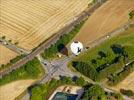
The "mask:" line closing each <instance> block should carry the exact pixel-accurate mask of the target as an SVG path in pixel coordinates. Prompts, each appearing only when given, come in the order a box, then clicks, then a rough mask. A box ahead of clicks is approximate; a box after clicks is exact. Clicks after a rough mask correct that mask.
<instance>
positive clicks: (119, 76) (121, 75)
mask: <svg viewBox="0 0 134 100" xmlns="http://www.w3.org/2000/svg"><path fill="white" fill-rule="evenodd" d="M133 71H134V63H132V64H129V65H127V66H126V67H124V68H123V70H121V71H120V72H118V73H116V74H112V75H111V76H110V77H109V82H108V83H109V84H110V85H116V84H118V83H119V82H120V81H122V80H124V79H125V78H126V77H127V76H128V75H129V74H130V73H131V72H133Z"/></svg>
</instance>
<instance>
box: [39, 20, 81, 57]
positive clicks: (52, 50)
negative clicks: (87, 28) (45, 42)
mask: <svg viewBox="0 0 134 100" xmlns="http://www.w3.org/2000/svg"><path fill="white" fill-rule="evenodd" d="M83 23H84V22H81V23H80V24H79V25H76V26H75V28H74V29H73V30H72V31H71V32H70V33H68V34H64V35H62V36H61V37H60V39H59V40H58V41H57V42H56V43H55V44H53V45H51V46H50V47H49V48H48V49H45V51H44V52H43V53H42V54H41V55H42V57H43V58H45V59H48V58H53V57H55V55H56V53H58V52H59V50H58V47H59V45H61V44H63V45H67V44H68V43H69V42H70V41H71V40H72V39H73V38H74V36H75V35H76V34H77V33H78V31H79V30H80V28H81V26H82V25H83Z"/></svg>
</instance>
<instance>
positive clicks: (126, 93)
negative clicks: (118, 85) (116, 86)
mask: <svg viewBox="0 0 134 100" xmlns="http://www.w3.org/2000/svg"><path fill="white" fill-rule="evenodd" d="M120 92H121V93H122V94H124V95H127V96H134V91H132V90H125V89H120Z"/></svg>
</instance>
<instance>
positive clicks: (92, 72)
mask: <svg viewBox="0 0 134 100" xmlns="http://www.w3.org/2000/svg"><path fill="white" fill-rule="evenodd" d="M72 65H73V66H74V67H75V69H76V70H78V71H79V72H81V73H82V74H84V75H85V76H87V77H89V78H91V79H92V80H98V79H97V78H98V73H97V71H96V69H95V68H94V67H92V66H90V65H89V64H88V63H86V62H72Z"/></svg>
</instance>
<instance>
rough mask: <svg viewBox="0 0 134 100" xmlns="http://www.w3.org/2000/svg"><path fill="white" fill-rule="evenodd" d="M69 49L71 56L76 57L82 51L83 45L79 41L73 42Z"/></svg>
mask: <svg viewBox="0 0 134 100" xmlns="http://www.w3.org/2000/svg"><path fill="white" fill-rule="evenodd" d="M70 48H71V51H72V53H73V54H75V55H78V54H80V53H81V51H82V50H83V45H82V43H81V42H79V41H74V42H73V43H71V46H70Z"/></svg>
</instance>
